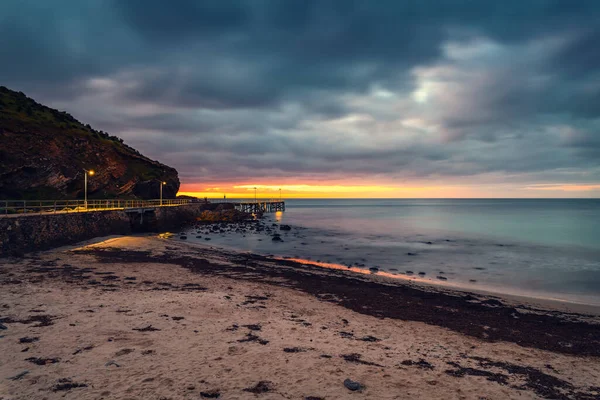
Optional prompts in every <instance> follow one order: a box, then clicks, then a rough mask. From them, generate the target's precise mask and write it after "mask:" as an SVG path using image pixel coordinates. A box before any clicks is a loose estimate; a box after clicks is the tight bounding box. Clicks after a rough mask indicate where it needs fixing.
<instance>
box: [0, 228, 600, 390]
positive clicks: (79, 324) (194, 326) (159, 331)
mask: <svg viewBox="0 0 600 400" xmlns="http://www.w3.org/2000/svg"><path fill="white" fill-rule="evenodd" d="M0 284H1V285H2V287H3V288H6V289H5V290H3V291H0V323H2V324H3V325H4V326H5V327H6V328H7V329H6V330H2V331H0V336H3V337H2V338H0V351H1V352H2V354H4V355H5V356H4V362H3V363H2V364H0V397H2V396H3V395H5V396H6V398H7V399H8V398H10V399H15V400H16V399H29V398H36V397H40V396H42V395H43V397H46V398H48V399H49V400H54V399H61V398H63V396H65V395H67V396H72V398H78V399H84V400H87V399H98V398H117V399H120V398H138V397H148V396H151V397H155V398H160V397H164V398H169V399H192V398H193V399H198V398H211V397H206V396H204V395H210V394H211V393H213V394H215V393H219V395H220V398H226V399H251V398H255V397H256V396H258V397H260V398H264V399H284V398H303V399H305V398H311V399H346V398H349V397H350V396H352V398H357V399H371V398H382V399H388V398H389V399H392V398H417V397H419V398H431V399H479V398H489V399H500V398H502V399H517V398H518V399H539V398H557V399H584V398H585V399H596V398H600V388H599V387H598V385H597V384H596V382H597V381H598V378H599V377H600V362H599V361H598V360H599V359H600V358H599V357H600V318H597V317H594V316H586V315H582V314H576V313H566V312H561V311H555V310H550V311H547V310H542V309H538V308H535V307H531V306H529V305H528V304H509V303H505V302H503V301H500V300H499V299H498V298H497V297H493V296H483V295H479V294H474V293H473V294H467V293H456V292H455V291H452V293H448V292H447V290H434V289H431V290H429V289H424V288H423V287H422V286H420V285H417V284H415V283H410V282H406V283H402V284H398V282H395V284H394V282H389V281H387V280H386V279H385V278H384V277H377V276H368V275H367V276H357V274H352V273H350V272H348V271H341V270H340V271H330V270H324V269H323V268H322V267H317V266H309V265H303V264H299V263H295V262H294V261H290V260H275V259H272V258H268V257H264V256H259V255H250V254H243V253H231V252H227V251H223V250H219V249H210V248H200V247H197V246H193V245H190V244H189V243H184V242H182V241H171V240H165V239H161V238H158V237H155V236H122V237H109V238H98V239H96V240H94V241H88V242H85V243H82V244H80V245H78V246H67V247H62V248H59V249H54V250H51V251H44V252H39V253H33V254H28V255H27V256H26V257H25V258H23V259H8V260H5V262H4V263H2V264H0ZM265 360H269V361H268V362H265ZM25 372H26V373H25ZM23 373H25V375H22V376H21V374H23ZM345 379H352V380H354V381H356V382H359V383H360V384H361V389H360V390H359V391H357V392H352V391H350V390H349V389H348V388H347V387H345V386H344V384H343V381H344V380H345ZM78 385H79V386H78ZM202 393H204V395H202ZM214 398H216V397H214Z"/></svg>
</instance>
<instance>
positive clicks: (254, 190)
mask: <svg viewBox="0 0 600 400" xmlns="http://www.w3.org/2000/svg"><path fill="white" fill-rule="evenodd" d="M254 202H255V203H256V187H255V188H254Z"/></svg>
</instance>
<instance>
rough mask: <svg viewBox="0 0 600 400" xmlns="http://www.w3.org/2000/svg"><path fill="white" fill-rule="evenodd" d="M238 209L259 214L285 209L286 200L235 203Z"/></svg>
mask: <svg viewBox="0 0 600 400" xmlns="http://www.w3.org/2000/svg"><path fill="white" fill-rule="evenodd" d="M235 208H236V209H237V210H240V211H243V212H247V213H250V214H259V213H267V212H277V211H285V201H283V200H266V201H255V202H241V203H235Z"/></svg>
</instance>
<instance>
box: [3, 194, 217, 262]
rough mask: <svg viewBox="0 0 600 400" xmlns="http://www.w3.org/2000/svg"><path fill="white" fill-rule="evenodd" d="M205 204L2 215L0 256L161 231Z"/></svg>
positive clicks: (198, 212) (191, 216) (187, 218)
mask: <svg viewBox="0 0 600 400" xmlns="http://www.w3.org/2000/svg"><path fill="white" fill-rule="evenodd" d="M206 209H207V205H204V204H186V205H180V206H174V207H156V208H140V209H135V210H105V211H94V212H76V213H58V214H37V215H22V216H12V217H7V218H0V257H6V256H11V255H13V256H19V255H22V254H23V253H27V252H31V251H38V250H45V249H49V248H52V247H58V246H64V245H68V244H74V243H77V242H81V241H84V240H89V239H92V238H95V237H100V236H108V235H127V234H131V233H134V232H145V231H147V232H158V231H164V230H169V229H174V228H177V227H179V226H181V225H183V224H186V223H188V222H191V221H193V220H194V219H195V218H197V217H199V216H200V215H201V214H202V212H203V211H205V210H206Z"/></svg>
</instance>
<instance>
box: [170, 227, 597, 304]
mask: <svg viewBox="0 0 600 400" xmlns="http://www.w3.org/2000/svg"><path fill="white" fill-rule="evenodd" d="M163 239H165V240H170V241H172V242H173V243H177V244H183V245H186V246H191V247H196V248H200V249H204V250H211V249H214V250H216V251H224V252H229V253H232V254H233V253H237V254H250V255H253V256H259V257H266V258H272V259H274V260H280V261H294V262H296V263H298V264H305V265H311V266H315V267H320V268H324V269H335V270H341V271H346V272H350V273H352V274H360V275H365V276H368V277H371V278H383V279H387V280H389V281H390V282H391V283H393V282H396V283H397V284H404V283H408V284H414V285H418V286H422V287H423V288H432V289H434V290H447V291H449V292H451V293H455V294H457V295H460V294H479V295H481V296H488V297H494V298H499V299H502V300H505V301H506V302H510V303H526V304H528V305H530V306H533V307H538V308H544V309H548V310H555V311H561V312H567V313H568V312H574V313H581V314H590V315H594V316H600V303H594V302H585V300H581V301H575V300H574V299H560V298H553V297H550V296H551V295H550V294H548V296H547V297H545V296H541V295H536V293H535V292H533V293H522V292H521V293H518V290H517V291H514V292H511V291H510V290H508V288H495V287H488V286H485V285H483V286H482V285H480V286H479V287H476V286H474V285H471V286H466V285H463V283H462V282H461V283H456V282H452V281H443V280H432V279H420V278H419V276H418V275H417V276H415V275H404V274H401V273H400V274H392V273H390V272H386V271H383V270H378V271H377V272H372V271H370V270H369V269H366V268H359V267H355V266H351V267H348V266H346V265H343V264H336V263H327V262H320V261H315V260H311V259H303V258H296V257H292V256H274V255H269V254H259V253H253V252H252V251H245V250H239V249H236V248H235V247H233V246H227V245H222V244H218V245H215V244H208V243H201V242H194V241H185V242H183V241H181V240H179V239H177V238H176V235H172V236H169V237H163ZM502 289H507V290H504V291H503V290H502Z"/></svg>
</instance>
